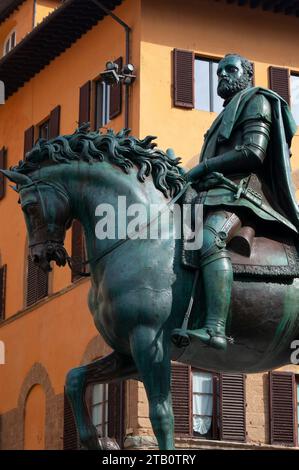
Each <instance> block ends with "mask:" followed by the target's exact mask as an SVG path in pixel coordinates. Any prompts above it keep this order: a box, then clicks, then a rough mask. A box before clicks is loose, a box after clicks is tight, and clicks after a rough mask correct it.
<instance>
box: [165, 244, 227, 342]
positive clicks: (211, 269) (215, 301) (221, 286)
mask: <svg viewBox="0 0 299 470" xmlns="http://www.w3.org/2000/svg"><path fill="white" fill-rule="evenodd" d="M202 279H203V285H204V291H205V305H206V319H205V324H204V326H203V327H202V328H199V329H197V330H183V329H176V330H174V331H173V336H172V339H173V342H174V343H175V344H176V345H177V346H180V342H179V338H180V336H182V342H181V346H186V345H187V344H186V343H187V342H186V337H189V338H197V339H199V340H201V341H202V342H203V343H205V344H207V345H209V346H212V347H214V348H216V349H226V347H227V337H226V334H225V327H226V320H227V316H228V313H229V307H230V301H231V290H232V282H233V271H232V264H231V260H230V258H229V255H228V253H227V252H226V251H225V250H223V251H221V252H220V253H214V254H213V255H210V256H209V257H207V258H205V260H204V261H203V262H202Z"/></svg>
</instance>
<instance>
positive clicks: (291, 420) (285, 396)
mask: <svg viewBox="0 0 299 470" xmlns="http://www.w3.org/2000/svg"><path fill="white" fill-rule="evenodd" d="M269 388H270V442H271V444H283V445H289V446H293V445H294V446H295V445H296V432H295V375H294V374H293V373H291V372H269Z"/></svg>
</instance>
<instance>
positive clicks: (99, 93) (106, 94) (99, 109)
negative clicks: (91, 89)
mask: <svg viewBox="0 0 299 470" xmlns="http://www.w3.org/2000/svg"><path fill="white" fill-rule="evenodd" d="M109 115H110V85H107V84H106V83H104V82H102V81H101V80H97V81H96V82H95V129H96V130H98V129H100V128H101V127H104V126H106V124H108V122H109V120H110V119H109Z"/></svg>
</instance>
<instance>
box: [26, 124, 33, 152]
mask: <svg viewBox="0 0 299 470" xmlns="http://www.w3.org/2000/svg"><path fill="white" fill-rule="evenodd" d="M33 145H34V126H31V127H29V129H27V130H26V131H25V133H24V157H25V155H26V153H27V152H29V151H30V150H31V149H32V147H33Z"/></svg>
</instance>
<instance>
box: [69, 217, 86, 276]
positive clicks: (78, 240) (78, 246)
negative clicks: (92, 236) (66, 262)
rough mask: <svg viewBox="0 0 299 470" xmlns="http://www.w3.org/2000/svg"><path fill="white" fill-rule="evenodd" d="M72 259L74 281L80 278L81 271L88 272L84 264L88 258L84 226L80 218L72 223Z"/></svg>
mask: <svg viewBox="0 0 299 470" xmlns="http://www.w3.org/2000/svg"><path fill="white" fill-rule="evenodd" d="M72 259H73V271H72V282H74V281H76V279H80V277H81V276H80V274H79V272H86V266H85V265H84V264H83V262H84V261H85V260H86V255H85V244H84V233H83V227H82V225H81V223H80V222H79V221H78V220H74V221H73V225H72Z"/></svg>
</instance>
